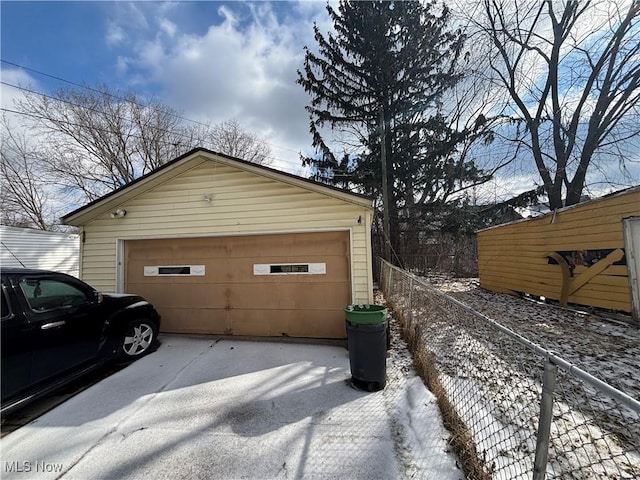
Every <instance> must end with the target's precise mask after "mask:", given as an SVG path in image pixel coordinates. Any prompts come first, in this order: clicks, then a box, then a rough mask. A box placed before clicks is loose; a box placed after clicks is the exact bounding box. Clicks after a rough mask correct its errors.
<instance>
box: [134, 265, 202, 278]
mask: <svg viewBox="0 0 640 480" xmlns="http://www.w3.org/2000/svg"><path fill="white" fill-rule="evenodd" d="M203 275H204V265H145V267H144V276H145V277H189V276H199V277H201V276H203Z"/></svg>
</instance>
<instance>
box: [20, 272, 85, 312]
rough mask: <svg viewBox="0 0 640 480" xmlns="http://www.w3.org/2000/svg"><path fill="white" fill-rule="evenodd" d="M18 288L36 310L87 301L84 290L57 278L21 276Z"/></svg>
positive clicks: (51, 308) (80, 303) (81, 303)
mask: <svg viewBox="0 0 640 480" xmlns="http://www.w3.org/2000/svg"><path fill="white" fill-rule="evenodd" d="M20 289H21V290H22V292H23V293H24V296H25V298H26V299H27V302H29V306H30V307H31V309H32V310H34V311H36V312H42V311H45V310H53V309H55V308H63V307H70V306H74V305H84V304H86V303H89V298H88V297H87V294H86V293H85V292H83V291H82V290H80V289H79V288H77V287H76V286H74V285H71V284H69V283H65V282H62V281H59V280H52V279H34V278H23V279H22V280H20Z"/></svg>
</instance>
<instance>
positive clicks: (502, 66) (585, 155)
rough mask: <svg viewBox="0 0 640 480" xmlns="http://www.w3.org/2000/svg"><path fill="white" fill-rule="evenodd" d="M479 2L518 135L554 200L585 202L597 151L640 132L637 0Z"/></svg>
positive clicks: (491, 60) (482, 27)
mask: <svg viewBox="0 0 640 480" xmlns="http://www.w3.org/2000/svg"><path fill="white" fill-rule="evenodd" d="M482 10H483V11H482V13H483V14H484V15H479V13H480V12H474V13H475V15H474V18H472V19H471V23H472V24H473V25H475V27H477V28H478V31H479V32H480V34H482V35H484V36H485V38H486V39H487V40H488V45H490V46H491V48H492V52H491V54H490V55H488V56H487V59H488V67H489V68H488V72H489V73H490V74H491V76H492V79H493V80H495V81H496V85H497V86H499V87H500V88H503V89H506V91H507V92H508V99H509V102H508V108H510V109H511V121H512V122H514V121H515V122H516V123H517V125H518V127H519V128H514V129H512V136H511V139H512V140H514V141H517V142H520V143H521V145H522V146H524V147H526V149H528V151H529V152H530V153H531V155H532V157H533V159H534V161H535V165H536V168H537V171H538V172H539V174H540V177H541V180H542V184H543V186H544V189H545V192H546V194H547V195H548V197H549V203H550V206H551V208H559V207H561V206H563V205H572V204H575V203H578V202H579V201H580V197H581V195H582V193H583V189H584V187H585V183H586V180H587V173H588V172H589V171H590V169H592V168H596V165H594V162H595V163H596V164H597V161H598V158H599V156H600V155H605V154H606V149H608V148H609V149H612V150H613V149H614V148H616V147H617V146H620V145H621V144H622V143H623V142H628V141H629V140H630V139H632V138H633V137H634V136H637V135H638V133H640V120H639V119H640V115H639V111H638V101H639V99H640V62H639V61H638V57H639V56H640V0H629V1H627V2H609V1H605V0H595V1H580V2H578V1H575V0H566V1H551V0H548V1H539V0H519V1H516V2H515V3H514V1H513V0H483V3H482ZM472 38H473V37H472ZM522 127H523V128H522ZM636 138H637V137H636ZM619 160H620V161H624V158H620V159H619Z"/></svg>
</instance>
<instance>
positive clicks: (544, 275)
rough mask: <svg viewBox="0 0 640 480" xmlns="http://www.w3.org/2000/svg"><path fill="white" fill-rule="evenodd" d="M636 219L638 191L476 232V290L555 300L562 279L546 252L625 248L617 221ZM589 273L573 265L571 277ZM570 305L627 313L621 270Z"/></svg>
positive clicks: (589, 286) (603, 276) (593, 283)
mask: <svg viewBox="0 0 640 480" xmlns="http://www.w3.org/2000/svg"><path fill="white" fill-rule="evenodd" d="M639 214H640V188H634V189H632V190H629V191H627V192H623V193H620V194H618V195H613V196H611V197H607V198H602V199H598V200H595V201H591V202H587V203H585V204H582V205H576V206H573V207H569V208H566V209H562V210H559V211H558V212H556V214H555V215H554V214H553V213H551V214H548V215H545V216H544V217H540V218H536V219H532V220H526V221H521V222H515V223H511V224H507V225H502V226H499V227H494V228H490V229H487V230H483V231H481V232H478V267H479V271H480V286H481V287H483V288H486V289H487V290H493V291H497V292H507V293H509V292H525V293H529V294H532V295H541V296H545V297H547V298H551V299H555V300H559V298H560V291H561V287H562V274H561V269H560V266H559V265H550V264H548V263H547V258H546V254H547V253H549V252H559V251H575V250H604V249H617V248H624V238H623V227H622V219H623V218H625V217H629V216H637V215H639ZM587 270H588V268H587V267H585V266H577V267H576V268H575V270H574V272H573V275H574V278H575V277H578V276H579V275H581V274H583V273H585V272H586V271H587ZM568 300H569V302H570V303H576V304H581V305H589V306H594V307H600V308H609V309H614V310H622V311H625V312H631V291H630V287H629V279H628V271H627V267H626V265H612V266H610V267H608V268H607V269H605V270H604V271H603V272H602V273H600V274H598V275H596V276H595V277H594V278H593V279H591V280H590V281H589V282H588V283H586V284H585V285H584V286H583V287H582V288H580V289H579V290H577V291H576V292H575V293H574V294H573V295H570V296H569V299H568Z"/></svg>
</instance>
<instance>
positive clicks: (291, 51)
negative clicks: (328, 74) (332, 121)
mask: <svg viewBox="0 0 640 480" xmlns="http://www.w3.org/2000/svg"><path fill="white" fill-rule="evenodd" d="M325 6H326V2H324V1H316V2H312V1H305V2H252V3H246V2H11V1H2V2H1V3H0V9H1V21H2V25H1V42H2V43H1V48H2V60H3V62H2V64H1V65H0V67H1V68H2V80H3V81H4V82H7V83H11V84H17V85H20V86H27V85H29V86H30V87H31V88H33V89H35V90H37V91H41V92H45V93H53V92H55V90H56V89H57V88H60V87H64V86H68V85H65V83H64V82H61V81H59V80H56V79H53V78H51V77H48V76H45V75H41V74H39V73H37V72H42V73H45V74H47V75H50V76H52V77H58V78H61V79H64V80H68V81H70V82H74V83H78V84H88V85H90V86H97V85H99V84H107V85H108V86H109V87H110V88H112V89H121V90H122V91H125V90H133V91H135V92H136V93H138V94H141V95H145V96H149V97H154V98H156V99H158V100H160V101H161V102H162V103H164V104H166V105H169V106H171V107H173V108H175V109H177V110H179V111H182V112H183V115H184V116H185V117H187V118H190V119H193V120H196V121H209V122H219V121H223V120H228V119H231V118H235V119H237V120H238V121H240V123H241V124H243V125H244V126H245V128H247V129H248V130H251V131H253V132H255V133H257V134H258V135H260V136H262V137H264V138H266V139H268V141H269V143H270V146H271V149H272V154H273V156H274V157H276V159H277V161H278V165H277V166H280V167H281V168H285V169H289V170H295V169H296V168H297V169H300V161H299V160H298V152H300V151H306V152H307V153H310V152H311V148H310V143H311V140H310V136H309V134H308V116H307V113H306V111H305V109H304V107H305V105H306V104H307V102H308V100H309V97H308V96H307V94H306V93H305V92H304V90H303V89H302V88H301V87H300V86H299V85H297V84H296V83H295V80H296V70H297V69H298V68H301V66H302V60H303V55H304V51H303V46H304V45H306V44H309V45H311V44H313V43H314V41H313V31H312V25H313V22H314V21H316V20H317V22H318V24H320V25H323V24H324V25H327V28H328V26H329V24H328V23H327V22H328V18H327V15H326V10H325ZM9 62H10V63H9ZM12 64H16V65H20V66H22V67H26V69H31V70H25V69H19V68H17V67H15V66H14V65H12ZM18 93H19V92H18V91H16V89H12V88H11V87H8V86H6V85H3V86H2V104H3V106H5V107H6V106H8V105H9V104H10V102H11V99H12V98H13V97H14V96H16V95H18Z"/></svg>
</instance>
